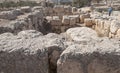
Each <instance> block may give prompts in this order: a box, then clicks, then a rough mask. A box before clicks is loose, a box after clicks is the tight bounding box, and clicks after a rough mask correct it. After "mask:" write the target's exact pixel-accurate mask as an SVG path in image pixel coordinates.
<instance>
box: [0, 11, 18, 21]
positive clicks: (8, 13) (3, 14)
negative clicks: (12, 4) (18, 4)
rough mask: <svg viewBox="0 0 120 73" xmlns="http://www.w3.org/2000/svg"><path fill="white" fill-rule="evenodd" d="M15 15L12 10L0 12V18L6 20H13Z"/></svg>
mask: <svg viewBox="0 0 120 73" xmlns="http://www.w3.org/2000/svg"><path fill="white" fill-rule="evenodd" d="M16 18H17V16H16V15H15V14H14V12H13V11H2V12H0V19H8V20H14V19H16Z"/></svg>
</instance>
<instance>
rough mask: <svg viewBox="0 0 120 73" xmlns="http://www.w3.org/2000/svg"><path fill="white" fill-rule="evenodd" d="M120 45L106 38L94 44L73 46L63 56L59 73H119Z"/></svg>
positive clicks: (60, 60)
mask: <svg viewBox="0 0 120 73" xmlns="http://www.w3.org/2000/svg"><path fill="white" fill-rule="evenodd" d="M91 42H92V41H91ZM119 43H120V42H119V41H115V40H109V39H107V38H105V39H102V41H99V42H94V44H93V43H92V44H90V42H89V43H86V44H74V45H71V46H69V47H68V48H66V49H65V50H64V51H63V53H62V54H61V56H60V59H59V60H58V62H57V68H58V69H57V73H74V72H75V73H119V72H120V50H119V48H120V46H119Z"/></svg>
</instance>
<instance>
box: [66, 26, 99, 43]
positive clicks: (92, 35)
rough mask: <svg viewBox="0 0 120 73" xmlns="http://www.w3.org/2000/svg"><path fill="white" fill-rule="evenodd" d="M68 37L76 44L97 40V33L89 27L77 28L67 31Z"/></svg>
mask: <svg viewBox="0 0 120 73" xmlns="http://www.w3.org/2000/svg"><path fill="white" fill-rule="evenodd" d="M66 34H67V36H69V37H70V38H69V39H71V40H73V41H76V42H82V41H85V42H86V41H90V40H93V39H94V40H97V33H96V31H94V30H93V29H91V28H87V27H76V28H70V29H68V30H67V31H66Z"/></svg>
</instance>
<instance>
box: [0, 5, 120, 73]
mask: <svg viewBox="0 0 120 73" xmlns="http://www.w3.org/2000/svg"><path fill="white" fill-rule="evenodd" d="M96 8H97V7H95V8H92V7H83V8H76V7H71V6H65V5H64V6H63V5H55V6H54V7H53V8H51V7H42V6H35V7H30V6H25V7H20V8H15V9H12V10H8V11H1V12H0V73H120V22H119V21H120V18H119V17H120V14H119V11H113V12H112V15H111V16H108V13H107V12H104V11H103V12H102V13H101V12H99V11H97V10H96ZM98 8H99V9H101V8H100V7H98ZM117 8H119V7H117Z"/></svg>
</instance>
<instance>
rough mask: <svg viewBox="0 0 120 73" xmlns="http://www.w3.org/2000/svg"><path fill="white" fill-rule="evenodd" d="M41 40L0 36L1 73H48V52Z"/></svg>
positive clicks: (37, 38) (38, 38)
mask: <svg viewBox="0 0 120 73" xmlns="http://www.w3.org/2000/svg"><path fill="white" fill-rule="evenodd" d="M41 39H42V38H40V37H34V38H33V39H31V38H20V37H19V36H12V35H8V34H7V35H6V34H2V35H0V40H1V41H0V72H2V73H16V72H17V73H48V65H49V64H48V52H47V50H46V49H45V47H44V45H43V44H39V43H44V42H43V41H42V40H41Z"/></svg>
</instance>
